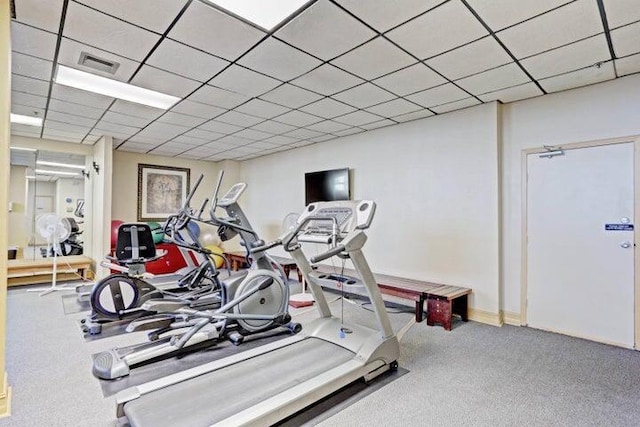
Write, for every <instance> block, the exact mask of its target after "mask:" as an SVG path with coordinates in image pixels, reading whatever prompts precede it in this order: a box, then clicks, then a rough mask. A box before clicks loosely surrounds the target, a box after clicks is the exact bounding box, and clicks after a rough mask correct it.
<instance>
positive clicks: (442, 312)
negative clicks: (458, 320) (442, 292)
mask: <svg viewBox="0 0 640 427" xmlns="http://www.w3.org/2000/svg"><path fill="white" fill-rule="evenodd" d="M451 305H452V304H451V301H449V300H447V299H440V298H436V297H428V298H427V325H429V326H433V325H435V324H436V323H440V324H441V325H442V326H443V327H444V329H445V330H447V331H450V330H451V316H452V313H451V308H452V307H451Z"/></svg>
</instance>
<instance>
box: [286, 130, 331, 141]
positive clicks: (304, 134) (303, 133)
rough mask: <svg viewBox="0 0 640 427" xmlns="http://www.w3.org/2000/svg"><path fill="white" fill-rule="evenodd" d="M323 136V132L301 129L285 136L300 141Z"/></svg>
mask: <svg viewBox="0 0 640 427" xmlns="http://www.w3.org/2000/svg"><path fill="white" fill-rule="evenodd" d="M322 134H323V132H318V131H315V130H311V129H305V128H300V129H296V130H292V131H291V132H287V133H286V134H284V136H288V137H291V138H298V139H311V138H315V137H318V136H321V135H322Z"/></svg>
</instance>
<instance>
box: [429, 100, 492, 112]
mask: <svg viewBox="0 0 640 427" xmlns="http://www.w3.org/2000/svg"><path fill="white" fill-rule="evenodd" d="M478 104H480V101H478V100H477V99H475V98H466V99H461V100H459V101H453V102H449V103H448V104H443V105H438V106H436V107H433V108H431V109H432V110H433V111H435V112H436V113H438V114H443V113H448V112H449V111H455V110H462V109H463V108H467V107H472V106H474V105H478Z"/></svg>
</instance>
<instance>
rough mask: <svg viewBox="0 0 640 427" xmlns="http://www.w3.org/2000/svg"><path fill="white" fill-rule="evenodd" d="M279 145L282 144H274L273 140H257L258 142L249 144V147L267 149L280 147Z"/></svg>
mask: <svg viewBox="0 0 640 427" xmlns="http://www.w3.org/2000/svg"><path fill="white" fill-rule="evenodd" d="M279 146H280V145H278V144H274V143H272V142H267V141H257V142H254V143H252V144H249V145H248V147H251V148H256V149H261V150H267V149H270V148H275V147H279Z"/></svg>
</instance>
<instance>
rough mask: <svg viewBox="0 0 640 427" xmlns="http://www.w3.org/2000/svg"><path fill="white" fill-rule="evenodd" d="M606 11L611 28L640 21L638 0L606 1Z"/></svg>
mask: <svg viewBox="0 0 640 427" xmlns="http://www.w3.org/2000/svg"><path fill="white" fill-rule="evenodd" d="M604 10H605V11H606V13H607V21H608V22H609V28H612V29H613V28H617V27H620V26H621V25H626V24H630V23H631V22H635V21H640V7H638V0H604Z"/></svg>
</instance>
